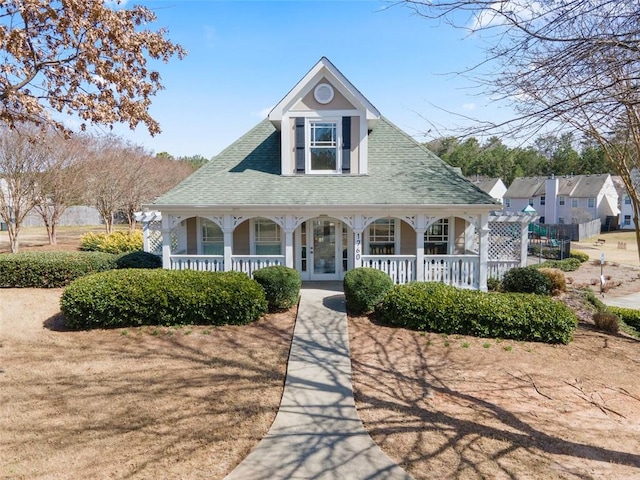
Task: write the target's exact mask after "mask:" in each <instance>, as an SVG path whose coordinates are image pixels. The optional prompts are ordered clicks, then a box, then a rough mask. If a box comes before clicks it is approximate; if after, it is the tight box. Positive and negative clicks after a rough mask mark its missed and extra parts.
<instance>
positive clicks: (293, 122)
mask: <svg viewBox="0 0 640 480" xmlns="http://www.w3.org/2000/svg"><path fill="white" fill-rule="evenodd" d="M379 118H380V113H379V112H378V110H377V109H376V108H375V107H374V106H373V105H372V104H371V103H370V102H369V101H368V100H367V99H366V98H365V97H364V96H363V95H362V94H361V93H360V92H359V91H358V89H356V88H355V87H354V86H353V85H352V84H351V82H349V80H347V79H346V78H345V77H344V75H342V73H340V71H339V70H338V69H337V68H336V67H335V66H334V65H333V64H332V63H331V62H330V61H329V60H328V59H327V58H325V57H322V58H321V59H320V61H319V62H318V63H316V65H315V66H314V67H313V68H312V69H311V70H310V71H309V72H308V73H307V74H306V75H305V76H304V77H303V78H302V80H300V81H299V82H298V83H297V84H296V86H295V87H293V89H292V90H291V91H290V92H289V93H288V94H287V95H286V96H285V97H284V98H283V99H282V100H281V101H280V102H279V103H278V105H276V106H275V107H274V108H273V110H271V112H270V113H269V120H270V121H271V122H272V123H273V125H274V126H275V127H276V129H278V130H279V131H280V135H281V145H282V147H281V148H282V150H281V162H282V166H281V168H282V170H281V171H282V174H283V175H304V174H328V175H366V174H367V166H368V161H367V158H368V141H367V139H368V132H369V130H371V129H372V128H373V126H374V125H375V122H376V121H377V120H378V119H379Z"/></svg>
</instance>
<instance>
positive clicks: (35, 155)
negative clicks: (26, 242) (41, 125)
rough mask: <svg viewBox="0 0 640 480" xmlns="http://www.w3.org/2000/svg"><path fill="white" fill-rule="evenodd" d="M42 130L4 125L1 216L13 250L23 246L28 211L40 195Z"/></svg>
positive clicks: (0, 132)
mask: <svg viewBox="0 0 640 480" xmlns="http://www.w3.org/2000/svg"><path fill="white" fill-rule="evenodd" d="M41 134H42V132H40V131H39V130H34V129H31V128H28V127H24V128H21V129H20V130H19V131H18V130H9V129H8V128H2V129H0V218H2V220H3V221H4V222H5V223H6V225H7V233H8V234H9V246H10V249H11V252H13V253H16V252H17V251H18V249H19V238H20V231H21V229H22V224H23V222H24V219H25V217H26V215H27V214H28V213H29V211H30V210H31V209H32V208H33V207H34V205H35V203H36V198H37V195H38V193H37V185H38V178H39V175H40V172H41V165H42V162H43V150H42V149H41V148H40V146H41V145H42V143H41Z"/></svg>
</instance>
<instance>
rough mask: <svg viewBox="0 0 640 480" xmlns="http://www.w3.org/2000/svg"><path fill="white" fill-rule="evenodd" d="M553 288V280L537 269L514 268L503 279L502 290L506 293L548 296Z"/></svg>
mask: <svg viewBox="0 0 640 480" xmlns="http://www.w3.org/2000/svg"><path fill="white" fill-rule="evenodd" d="M545 263H546V262H545ZM541 265H544V263H543V264H541ZM551 288H552V283H551V280H550V279H549V278H548V277H547V276H546V275H545V274H543V273H542V272H540V271H539V270H538V269H537V268H535V267H516V268H512V269H511V270H509V271H508V272H507V273H505V274H504V277H502V290H504V291H505V292H516V293H535V294H538V295H548V294H549V292H551Z"/></svg>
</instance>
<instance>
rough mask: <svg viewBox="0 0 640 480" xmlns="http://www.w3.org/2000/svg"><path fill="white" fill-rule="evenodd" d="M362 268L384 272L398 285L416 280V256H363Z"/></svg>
mask: <svg viewBox="0 0 640 480" xmlns="http://www.w3.org/2000/svg"><path fill="white" fill-rule="evenodd" d="M362 266H363V267H369V268H375V269H376V270H381V271H383V272H384V273H386V274H387V275H389V276H390V277H391V279H392V280H393V283H396V284H403V283H408V282H412V281H414V280H415V279H416V256H415V255H363V256H362Z"/></svg>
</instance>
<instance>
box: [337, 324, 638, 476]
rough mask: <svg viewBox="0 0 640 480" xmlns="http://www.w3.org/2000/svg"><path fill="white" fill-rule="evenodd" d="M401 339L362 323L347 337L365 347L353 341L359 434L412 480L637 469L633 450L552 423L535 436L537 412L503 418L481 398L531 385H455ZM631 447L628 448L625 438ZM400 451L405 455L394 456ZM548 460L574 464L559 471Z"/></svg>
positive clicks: (437, 361) (453, 374)
mask: <svg viewBox="0 0 640 480" xmlns="http://www.w3.org/2000/svg"><path fill="white" fill-rule="evenodd" d="M400 332H402V331H401V330H400V329H393V328H388V327H380V326H379V325H376V324H375V321H372V319H366V318H365V317H359V318H354V319H351V320H350V337H351V338H352V339H353V338H354V337H358V336H364V337H365V338H366V341H364V342H358V341H352V345H353V344H354V343H355V344H356V349H355V351H354V348H353V346H352V352H351V353H352V366H353V370H354V384H355V397H356V403H357V404H358V408H359V411H360V414H361V417H363V418H364V419H367V418H370V419H371V420H370V421H365V425H366V428H367V431H368V432H369V433H370V434H371V436H372V437H373V438H374V440H375V441H376V443H378V445H379V446H380V447H381V448H382V449H383V450H386V451H387V453H391V452H393V453H396V457H397V456H400V457H401V458H399V461H400V463H401V465H402V466H403V467H404V468H405V469H407V471H409V472H410V473H412V474H413V475H414V476H415V477H416V478H425V479H426V478H435V477H438V478H445V477H446V478H465V479H466V478H491V477H495V476H497V477H499V478H520V477H521V476H526V477H527V478H556V477H561V478H593V477H592V476H591V473H592V471H591V468H590V467H589V466H584V465H583V464H584V463H585V461H586V460H589V461H596V462H603V464H604V465H607V464H617V465H622V466H627V467H635V468H637V467H640V454H638V453H629V452H633V451H637V449H636V448H634V447H633V446H631V445H629V443H626V444H624V447H623V448H624V449H626V450H628V451H627V452H625V451H623V449H620V450H617V449H611V448H604V447H599V446H596V445H591V444H587V443H583V442H581V441H579V440H572V439H571V438H570V434H567V431H566V430H565V431H562V433H560V431H559V430H558V429H556V428H554V427H555V425H554V424H553V421H551V422H550V423H549V424H544V425H543V427H539V426H534V425H532V424H533V423H534V422H529V421H527V420H526V418H527V416H528V415H526V414H529V413H533V414H534V416H537V412H525V413H526V414H523V411H522V409H521V408H513V409H507V408H504V407H502V406H500V405H499V404H497V403H494V402H492V401H488V400H485V399H483V398H482V391H483V390H484V391H486V390H487V389H490V390H492V391H493V392H499V393H500V394H501V395H500V396H501V397H502V396H504V397H506V396H508V395H509V394H512V393H516V394H518V395H520V394H521V393H522V392H524V391H525V390H527V391H528V392H530V391H532V390H533V387H532V385H531V382H529V381H528V380H525V379H518V380H522V382H521V383H520V382H519V381H518V382H516V384H515V385H514V384H513V383H511V384H508V385H507V384H506V382H505V383H499V382H497V381H496V379H495V378H494V377H491V379H488V378H468V379H467V378H460V377H459V376H458V375H461V374H464V372H463V371H461V372H457V371H456V363H455V361H448V359H447V357H446V354H444V355H429V354H428V352H429V349H428V348H427V347H426V346H425V345H426V344H427V341H426V340H425V338H424V337H421V336H420V335H419V334H418V333H417V332H412V334H411V335H405V334H404V332H403V333H400ZM357 346H361V350H359V351H358V347H357ZM505 368H506V366H505ZM523 377H525V378H526V376H525V375H523ZM492 382H494V383H492ZM462 384H464V385H462ZM461 386H462V388H461ZM562 386H564V385H562ZM519 389H521V391H520V390H519ZM536 389H537V387H536ZM509 390H513V391H511V392H508V391H509ZM534 395H535V394H534ZM552 395H553V394H552ZM524 396H525V395H524V394H523V395H522V398H523V401H525V400H524ZM489 398H495V397H489ZM516 398H517V397H516ZM541 398H542V397H541ZM434 399H437V401H436V400H434ZM632 399H635V400H636V401H638V402H640V399H639V398H636V397H633V396H632ZM632 401H633V400H632ZM516 403H517V402H516ZM543 403H544V401H543ZM439 405H441V406H442V408H439ZM453 405H455V407H456V408H454V409H451V408H448V407H450V406H453ZM637 406H638V407H640V403H638V405H637ZM545 407H546V405H545ZM532 408H534V409H535V406H533V407H532ZM566 408H567V409H568V410H567V411H569V409H570V407H569V406H566ZM545 409H546V408H545ZM547 412H548V411H547ZM598 413H599V412H598ZM614 413H615V412H614ZM608 414H610V415H611V416H612V417H616V415H614V414H612V413H611V412H608ZM542 415H544V412H542ZM529 418H531V417H530V416H529ZM556 418H557V417H556ZM616 419H617V420H618V421H624V420H623V419H622V418H620V417H616ZM538 425H539V423H538ZM629 438H630V439H631V441H632V442H633V440H632V439H633V432H631V431H629ZM403 443H404V444H405V447H404V448H402V447H400V448H398V447H397V445H399V444H403ZM398 452H400V453H398ZM551 455H554V456H555V455H557V456H559V457H560V458H565V459H571V461H569V462H567V463H566V465H565V463H564V462H563V461H562V460H559V461H558V457H556V458H555V459H550V458H549V457H550V456H551ZM550 465H551V466H552V468H553V469H552V470H551V471H550V470H549V468H550ZM577 465H578V466H579V467H577V468H576V466H577ZM532 466H533V467H534V469H533V470H532V468H531V467H532ZM591 466H593V464H591ZM535 468H538V469H539V470H537V471H536V470H535ZM605 468H606V467H605ZM628 471H633V469H629V470H628Z"/></svg>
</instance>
